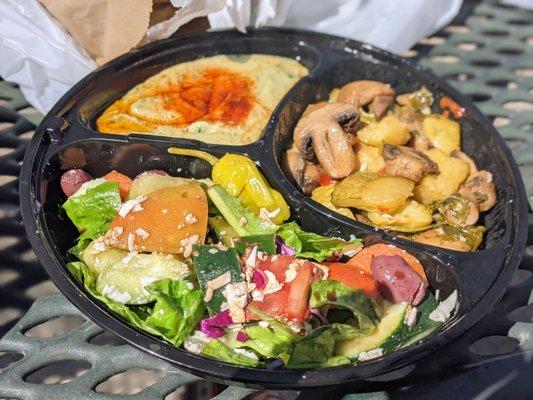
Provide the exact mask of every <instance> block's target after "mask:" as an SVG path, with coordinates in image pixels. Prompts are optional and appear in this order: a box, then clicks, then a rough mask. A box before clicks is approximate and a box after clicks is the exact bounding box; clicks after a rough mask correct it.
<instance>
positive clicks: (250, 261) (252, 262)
mask: <svg viewBox="0 0 533 400" xmlns="http://www.w3.org/2000/svg"><path fill="white" fill-rule="evenodd" d="M256 258H257V246H254V247H253V248H252V251H250V255H249V256H248V257H247V258H246V263H245V265H246V266H247V267H249V268H253V267H255V264H256Z"/></svg>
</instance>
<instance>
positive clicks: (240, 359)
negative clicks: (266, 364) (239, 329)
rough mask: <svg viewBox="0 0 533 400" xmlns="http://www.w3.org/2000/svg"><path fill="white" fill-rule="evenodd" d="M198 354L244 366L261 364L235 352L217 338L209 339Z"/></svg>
mask: <svg viewBox="0 0 533 400" xmlns="http://www.w3.org/2000/svg"><path fill="white" fill-rule="evenodd" d="M200 354H201V355H203V356H206V357H210V358H214V359H215V360H219V361H223V362H227V363H230V364H236V365H241V366H244V367H258V366H261V365H262V364H263V363H262V362H260V361H259V360H256V359H255V358H251V357H248V356H246V355H244V354H239V353H236V352H235V350H233V349H232V348H230V347H229V346H227V345H226V344H224V343H223V342H221V341H220V340H219V339H213V340H211V341H210V342H209V343H208V344H206V345H205V347H204V348H203V349H202V351H201V352H200Z"/></svg>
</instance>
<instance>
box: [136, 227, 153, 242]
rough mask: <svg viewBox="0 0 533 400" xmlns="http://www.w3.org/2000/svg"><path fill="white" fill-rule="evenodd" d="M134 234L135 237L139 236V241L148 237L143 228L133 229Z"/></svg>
mask: <svg viewBox="0 0 533 400" xmlns="http://www.w3.org/2000/svg"><path fill="white" fill-rule="evenodd" d="M135 234H136V235H137V236H140V237H141V239H143V240H146V239H148V238H149V237H150V234H149V233H148V232H146V231H145V230H144V229H143V228H137V229H135Z"/></svg>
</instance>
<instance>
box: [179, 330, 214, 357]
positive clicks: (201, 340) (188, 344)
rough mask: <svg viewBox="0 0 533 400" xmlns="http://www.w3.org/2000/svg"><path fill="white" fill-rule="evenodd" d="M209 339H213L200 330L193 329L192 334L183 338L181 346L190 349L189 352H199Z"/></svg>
mask: <svg viewBox="0 0 533 400" xmlns="http://www.w3.org/2000/svg"><path fill="white" fill-rule="evenodd" d="M211 340H213V339H211V338H210V337H209V336H207V335H206V334H205V333H203V332H202V331H194V333H193V334H192V335H190V336H189V337H188V338H187V339H185V341H184V342H183V347H184V348H185V350H187V351H190V352H191V353H194V354H200V352H201V351H202V350H203V348H204V347H205V345H206V344H208V343H209V342H210V341H211Z"/></svg>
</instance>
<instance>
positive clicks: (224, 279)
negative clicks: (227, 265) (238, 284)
mask: <svg viewBox="0 0 533 400" xmlns="http://www.w3.org/2000/svg"><path fill="white" fill-rule="evenodd" d="M230 282H231V272H230V271H226V272H224V273H223V274H222V275H219V276H217V277H216V278H214V279H211V280H210V281H207V283H206V285H205V286H206V287H208V288H211V289H213V290H217V289H220V288H221V287H224V286H226V285H227V284H228V283H230Z"/></svg>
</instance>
